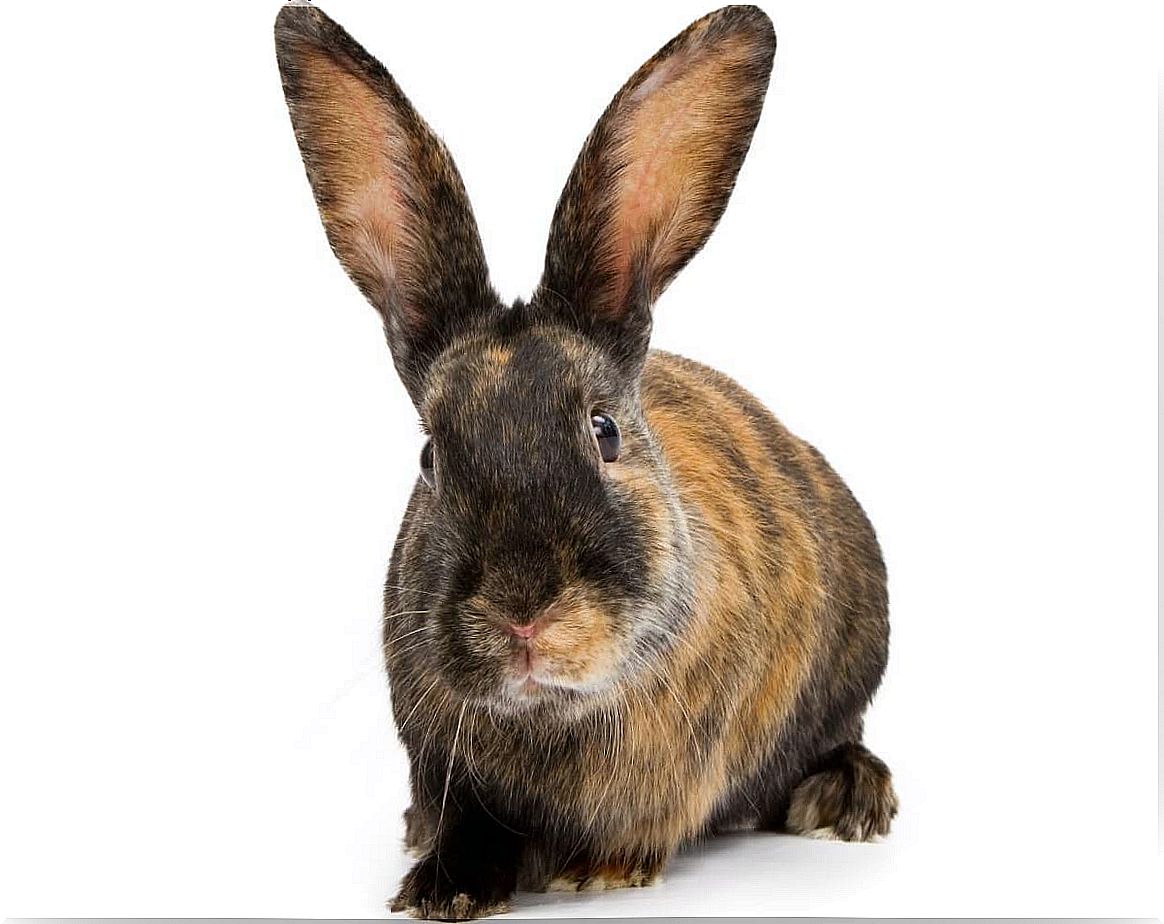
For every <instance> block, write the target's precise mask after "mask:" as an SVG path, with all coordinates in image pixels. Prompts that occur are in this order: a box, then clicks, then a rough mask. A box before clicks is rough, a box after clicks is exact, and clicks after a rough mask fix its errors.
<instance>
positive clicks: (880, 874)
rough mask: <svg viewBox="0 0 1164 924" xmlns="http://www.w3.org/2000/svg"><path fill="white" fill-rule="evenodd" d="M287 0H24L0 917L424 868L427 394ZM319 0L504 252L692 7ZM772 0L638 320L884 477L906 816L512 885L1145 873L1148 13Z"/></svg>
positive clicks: (1002, 890) (893, 728)
mask: <svg viewBox="0 0 1164 924" xmlns="http://www.w3.org/2000/svg"><path fill="white" fill-rule="evenodd" d="M276 9H277V5H276V4H275V3H259V2H255V3H246V4H242V3H226V2H217V3H215V2H202V3H192V2H185V3H153V4H146V3H139V4H131V3H126V2H118V3H83V4H82V3H76V4H60V3H58V4H47V3H46V4H32V3H23V4H19V5H13V6H12V7H11V8H9V9H6V11H5V14H4V36H5V41H4V53H3V55H0V85H2V86H3V87H4V110H5V112H4V136H5V141H4V144H3V148H2V149H0V158H2V159H3V169H2V174H0V175H2V177H3V184H4V202H3V215H4V219H3V231H2V233H3V242H2V243H3V251H2V252H3V254H4V258H3V264H4V267H3V272H2V274H0V287H2V292H0V311H2V315H0V395H2V396H3V397H2V399H0V423H2V428H3V429H2V433H3V436H2V445H3V452H2V455H0V475H2V477H0V561H2V566H0V567H2V576H0V614H2V619H3V636H2V639H0V693H2V696H3V699H2V702H3V707H2V708H3V727H2V734H3V738H2V741H3V748H4V759H3V773H4V776H5V779H4V781H3V815H2V817H0V829H2V830H3V836H2V838H3V855H2V856H0V877H3V881H2V886H3V895H2V896H0V899H2V901H3V907H2V908H0V912H3V913H5V914H10V915H93V916H98V915H125V916H128V915H183V916H232V915H254V916H259V915H267V916H271V915H274V916H337V917H338V916H353V917H357V916H376V915H380V914H383V913H384V912H383V905H382V902H383V900H384V899H385V898H386V897H388V896H389V895H390V894H391V893H392V892H393V890H394V888H395V885H396V882H397V879H398V877H399V876H400V874H402V873H403V872H404V870H405V868H406V861H405V858H404V857H403V855H402V853H401V849H400V844H399V837H400V834H401V825H400V812H401V811H402V810H403V808H404V806H405V800H406V784H405V772H406V767H405V763H404V760H403V756H402V753H401V751H400V748H399V746H398V744H397V743H396V739H395V736H394V733H393V731H392V728H391V724H390V720H389V712H388V696H387V691H386V683H385V680H384V678H383V676H382V674H381V671H380V667H379V664H378V623H379V618H380V612H379V606H380V593H381V583H382V580H383V572H384V569H385V566H386V562H387V559H388V555H389V552H390V548H391V543H392V539H393V535H394V532H395V529H396V526H397V524H398V520H399V517H400V514H401V513H402V511H403V507H404V502H405V498H406V494H407V491H408V489H409V487H410V485H411V483H412V481H413V479H414V477H415V466H416V457H417V453H418V451H419V448H420V444H421V441H420V437H419V433H418V428H417V425H416V421H415V417H414V414H413V412H412V408H411V406H410V404H409V403H408V401H407V398H406V396H405V393H404V390H403V388H402V387H401V386H400V384H399V382H398V381H397V380H396V378H395V375H394V373H393V370H392V367H391V364H390V361H389V357H388V352H387V348H386V347H385V345H384V343H383V340H382V337H381V332H380V327H379V323H378V320H377V318H376V316H375V313H374V312H373V311H372V309H371V308H369V307H368V306H367V305H366V304H365V303H364V302H363V301H362V299H361V297H360V296H359V294H358V293H357V291H356V290H355V288H354V287H353V286H352V285H351V284H350V283H349V281H348V280H347V278H346V277H345V276H344V275H343V273H342V271H341V270H340V269H339V267H338V265H337V264H336V263H335V261H334V259H333V257H332V255H331V253H330V251H329V250H328V247H327V244H326V241H325V239H324V235H323V232H322V229H321V227H320V225H319V222H318V218H317V215H316V212H315V209H314V205H313V202H312V200H311V196H310V192H309V189H308V185H307V182H306V179H305V177H304V173H303V168H302V165H301V162H300V159H299V153H298V150H297V149H296V147H295V144H294V141H293V138H292V134H291V129H290V125H289V122H288V119H287V114H286V111H285V107H284V102H283V98H282V92H281V89H280V86H279V81H278V76H277V71H276V68H275V61H274V52H273V43H272V39H271V26H272V23H273V20H274V15H275V12H276ZM325 9H327V10H328V12H330V13H331V14H332V15H333V16H335V17H336V18H337V19H338V20H339V21H340V22H342V23H343V24H344V25H345V26H346V27H347V28H348V29H349V30H350V31H351V32H352V33H353V34H354V35H355V36H356V37H357V39H358V40H360V41H362V42H363V43H364V44H365V45H366V46H367V47H368V48H369V49H370V50H371V51H372V52H373V53H374V54H376V55H378V56H379V57H381V58H382V59H383V60H384V61H385V62H386V63H387V65H388V67H389V68H390V69H391V70H392V71H393V73H394V74H395V75H396V77H397V78H398V80H399V81H400V82H401V84H402V85H403V87H404V88H405V90H406V92H408V93H409V94H410V96H411V97H412V99H413V101H414V103H415V104H416V105H417V107H418V108H419V109H420V111H421V112H422V113H423V114H424V115H425V116H426V117H427V118H428V119H429V121H430V122H431V123H432V124H433V125H434V127H435V128H436V129H437V131H438V132H439V133H441V134H442V135H443V136H444V138H445V139H446V141H447V142H448V143H449V145H450V147H451V148H452V150H453V151H454V153H455V154H456V156H457V159H458V162H459V164H460V166H461V170H462V173H463V175H464V178H465V182H466V185H467V187H468V189H469V191H470V194H471V196H472V198H473V201H474V204H475V207H476V210H477V213H478V216H479V221H480V224H481V229H482V234H483V237H484V239H485V245H486V249H487V252H488V255H489V258H490V261H491V264H492V268H493V275H494V281H495V283H496V285H497V286H498V288H499V290H500V291H501V292H502V294H503V295H504V296H506V297H509V298H513V297H516V296H519V295H527V294H528V293H529V292H530V290H531V289H532V287H533V285H534V283H535V281H536V279H537V276H538V273H539V270H540V265H541V259H542V248H543V246H544V241H545V233H546V229H547V227H548V223H549V218H550V213H551V210H552V208H553V205H554V202H555V201H556V198H557V195H558V192H559V189H560V187H561V184H562V182H563V180H564V179H565V176H566V173H567V171H568V169H569V166H570V164H571V163H572V161H573V157H574V155H575V153H576V151H577V149H578V147H579V145H580V143H581V141H582V139H583V137H584V136H585V134H586V132H587V131H588V130H589V128H590V126H591V125H592V123H593V121H594V120H595V118H596V117H597V116H598V114H599V113H600V112H601V110H602V108H603V107H604V106H605V105H606V103H607V101H608V99H609V98H610V96H611V94H612V93H613V92H614V91H615V90H616V89H617V88H618V86H619V85H620V84H621V82H622V81H623V80H624V79H625V77H626V76H628V75H629V74H630V73H631V71H632V70H633V69H634V68H635V67H637V66H638V64H639V63H641V61H642V60H644V59H645V58H646V57H647V56H648V55H650V54H651V53H653V52H654V51H655V49H656V48H657V47H658V46H660V45H661V44H662V43H663V42H664V41H665V40H666V39H668V38H669V37H670V36H671V35H673V34H674V33H675V32H677V31H678V30H679V29H680V28H682V27H683V26H684V25H686V24H687V23H688V22H689V21H690V20H691V19H694V18H695V17H697V16H698V15H701V14H702V13H704V12H706V10H707V9H708V6H707V3H706V0H682V2H671V3H665V4H664V3H661V2H659V3H631V2H627V0H615V2H609V0H601V2H591V3H588V4H575V5H572V6H569V7H559V6H557V5H551V4H542V5H537V6H535V5H532V4H531V5H530V6H529V8H524V7H522V6H520V5H517V4H513V3H504V4H502V3H493V4H465V5H463V6H462V5H458V6H449V5H446V4H441V3H424V4H420V3H413V4H399V3H386V2H384V3H368V4H361V3H357V2H354V0H331V2H329V3H328V4H327V5H326V6H325ZM767 9H768V11H769V12H770V13H771V14H772V16H773V19H774V20H775V23H776V29H777V33H778V35H779V42H780V44H779V49H778V52H777V59H776V60H777V63H776V69H775V73H774V77H773V83H772V89H771V92H770V94H769V98H768V103H767V107H766V110H765V113H764V117H763V119H762V121H761V124H760V128H759V131H758V132H757V135H756V139H755V144H754V146H753V149H752V153H751V156H750V158H749V160H748V162H747V164H746V165H745V167H744V169H743V171H742V173H741V176H740V181H739V185H738V187H737V194H736V196H735V198H734V201H733V203H732V205H731V206H730V207H729V209H728V212H727V214H726V216H725V218H724V220H723V222H722V224H721V226H720V228H719V230H718V232H717V233H716V234H715V236H714V237H713V239H712V241H711V243H710V244H709V245H708V247H707V248H706V250H705V251H704V252H703V253H702V254H701V255H700V256H698V257H697V258H696V260H695V261H694V263H693V264H692V265H691V266H690V267H689V268H688V269H687V270H686V271H685V272H684V273H683V274H682V275H681V277H680V278H679V279H678V281H677V282H676V283H675V284H674V286H673V287H672V288H671V289H670V290H669V291H668V292H667V294H666V295H665V296H664V298H663V299H662V301H661V303H660V305H659V308H658V314H657V327H656V336H655V343H656V344H657V345H659V346H663V347H666V348H669V349H673V350H676V351H679V352H681V353H685V354H687V355H690V356H692V357H694V358H697V359H700V360H703V361H705V362H708V363H710V364H712V365H714V366H717V367H719V368H721V369H724V370H725V371H728V372H729V373H731V374H733V375H734V376H736V377H737V378H738V379H739V380H740V381H741V382H743V383H744V384H745V385H746V386H747V387H749V388H750V389H752V390H753V391H755V392H756V393H757V394H758V395H759V396H760V397H761V398H762V399H763V400H764V401H766V402H767V403H768V404H769V405H770V406H771V407H772V408H773V410H774V411H775V412H776V413H777V414H778V415H779V416H781V417H782V419H783V420H784V421H785V422H786V423H787V424H788V425H789V426H790V427H791V428H792V429H793V430H794V431H796V432H798V433H799V434H801V435H802V436H804V437H806V438H807V439H809V440H810V441H811V442H813V443H815V444H816V445H817V446H818V447H820V448H821V449H822V451H823V452H824V453H825V454H826V455H827V456H828V457H829V459H830V460H831V461H832V462H833V464H834V466H835V467H836V468H837V469H838V470H839V472H840V473H841V474H842V475H843V476H844V477H845V478H846V479H847V480H848V482H849V484H850V485H851V487H852V488H853V490H854V491H855V493H856V494H857V496H858V497H859V498H860V500H861V501H862V502H863V504H864V505H865V507H866V509H867V510H868V512H869V514H870V516H871V517H872V519H873V522H874V524H875V525H876V527H877V529H878V532H879V535H880V537H881V540H882V543H883V545H884V550H885V555H886V558H887V561H888V566H889V571H890V575H891V587H890V592H891V600H892V624H893V641H892V650H891V664H890V669H889V673H888V675H887V677H886V680H885V684H884V686H883V688H882V691H881V693H880V695H879V696H878V698H877V700H876V702H875V703H874V706H873V708H872V710H871V712H870V715H869V723H868V736H867V737H868V741H869V743H870V744H871V746H872V747H873V748H874V749H875V750H876V751H877V752H878V753H880V754H881V755H882V756H884V758H885V759H886V760H887V761H888V762H889V764H890V765H891V767H892V768H893V770H894V772H895V774H896V779H897V786H898V789H899V793H900V796H901V802H902V813H901V815H900V816H899V818H898V820H897V825H896V828H895V830H894V833H893V835H892V836H891V837H890V838H889V839H888V840H887V841H886V842H884V843H882V844H878V845H843V844H831V843H816V842H810V841H805V840H800V839H795V838H789V837H782V836H746V837H736V838H732V839H729V840H725V841H721V842H716V843H713V844H711V845H709V846H708V847H706V848H704V849H702V850H700V851H697V852H694V853H690V854H687V855H684V856H683V857H681V858H680V859H679V860H678V861H677V862H676V863H675V864H674V865H673V867H672V868H671V870H670V872H669V874H668V876H667V877H666V880H665V882H664V884H663V885H661V886H659V887H657V888H654V889H650V890H638V891H635V892H629V893H625V894H619V895H610V896H596V897H581V898H566V899H561V898H559V899H555V900H553V901H552V902H551V901H550V900H548V899H545V898H541V897H537V896H528V897H523V898H522V899H521V901H520V902H519V910H520V911H521V912H523V913H527V914H539V913H540V914H544V913H557V914H567V915H569V914H573V915H578V914H588V915H600V914H630V913H651V914H662V913H666V912H668V911H671V912H676V911H678V912H681V913H685V914H699V913H731V914H745V913H768V914H792V915H816V914H828V915H994V914H1000V915H1016V916H1021V915H1036V914H1044V915H1103V916H1109V915H1110V916H1115V915H1145V916H1148V915H1151V916H1155V915H1159V914H1161V913H1162V912H1164V907H1162V905H1161V901H1160V897H1159V891H1158V889H1159V881H1158V879H1157V878H1156V872H1155V869H1154V868H1155V864H1156V863H1157V862H1158V860H1159V857H1158V854H1157V840H1156V828H1157V775H1156V771H1157V766H1156V760H1157V751H1156V729H1157V726H1156V722H1157V705H1156V703H1157V700H1156V666H1157V654H1156V652H1157V634H1156V519H1157V488H1156V465H1157V443H1156V428H1157V416H1156V408H1157V399H1156V359H1157V314H1156V278H1157V277H1156V256H1157V254H1156V231H1157V224H1156V221H1157V212H1156V208H1157V205H1156V178H1157V173H1156V145H1157V96H1156V94H1157V73H1156V68H1157V61H1158V58H1159V54H1158V52H1159V43H1160V36H1161V35H1164V29H1162V28H1161V27H1162V23H1161V14H1160V10H1159V8H1158V7H1157V6H1155V5H1151V4H1137V3H1118V4H1115V3H1111V4H1108V3H1092V4H1075V3H1034V2H1024V3H1011V2H974V3H958V4H953V3H942V4H934V3H924V2H917V3H888V4H886V3H876V4H874V3H864V2H850V3H836V2H812V3H808V2H805V3H795V4H792V3H784V2H779V0H768V3H767Z"/></svg>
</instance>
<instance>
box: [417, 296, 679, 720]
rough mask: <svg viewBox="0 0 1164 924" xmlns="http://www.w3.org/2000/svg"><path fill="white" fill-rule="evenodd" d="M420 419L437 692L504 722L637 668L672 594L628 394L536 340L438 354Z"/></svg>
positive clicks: (602, 368) (590, 350)
mask: <svg viewBox="0 0 1164 924" xmlns="http://www.w3.org/2000/svg"><path fill="white" fill-rule="evenodd" d="M515 313H516V312H515ZM622 381H623V382H625V377H623V378H622ZM421 408H422V415H423V419H424V422H425V425H426V426H427V428H428V430H429V432H430V434H431V444H430V448H429V449H426V453H425V454H424V456H425V458H424V462H425V464H426V466H429V467H430V470H429V471H428V472H427V473H426V477H427V480H428V481H430V482H431V484H429V485H422V486H420V487H419V488H418V490H420V491H422V492H424V496H423V497H422V499H421V502H422V504H423V508H422V509H423V514H422V517H423V520H424V522H425V523H426V527H425V529H424V533H425V536H424V541H423V542H422V543H421V547H420V548H419V549H417V557H418V560H417V561H416V566H417V571H418V572H419V573H421V574H424V575H425V576H426V583H427V584H428V586H429V588H430V590H429V592H430V593H431V594H433V595H434V596H433V597H432V598H431V599H429V600H427V601H426V603H427V605H428V609H429V614H430V615H429V619H428V620H427V622H428V626H429V629H428V631H427V632H426V633H425V637H426V641H427V644H429V645H431V646H433V648H434V651H433V654H434V655H435V656H436V658H435V660H436V662H437V664H438V665H439V669H440V670H441V671H442V672H443V673H444V675H445V679H446V681H447V682H448V683H449V684H450V685H452V686H453V687H454V688H456V689H458V690H459V691H460V692H461V693H463V694H464V695H467V696H472V697H476V698H482V699H487V700H491V701H496V702H499V703H502V704H507V705H509V706H517V705H520V704H532V703H537V702H544V701H547V700H551V701H555V700H561V699H569V700H585V699H587V698H589V697H590V696H591V695H592V694H598V693H601V692H603V691H608V690H610V689H612V688H613V687H615V686H616V685H617V684H618V683H619V681H620V680H622V679H624V678H626V677H627V676H628V675H630V674H633V673H634V671H635V670H636V668H639V667H643V666H644V665H649V663H650V661H651V656H652V653H654V652H657V651H658V649H659V642H660V639H661V638H665V637H667V636H668V635H669V633H670V632H672V631H673V629H674V627H672V626H668V625H667V619H668V617H667V616H666V615H665V614H666V613H667V611H668V610H669V609H670V608H669V607H668V601H667V600H666V599H664V595H663V594H662V593H661V592H660V591H659V589H658V588H659V587H661V586H666V585H668V584H672V585H673V584H674V583H676V582H675V581H674V580H673V577H674V574H675V572H676V571H677V569H679V568H680V558H681V555H679V554H678V547H679V546H680V545H681V543H680V541H679V539H680V534H681V530H680V529H679V527H678V523H677V520H676V511H675V510H674V509H673V501H672V500H671V499H670V496H669V494H668V492H667V490H666V488H665V482H664V479H665V477H666V474H665V471H664V469H663V468H662V466H661V464H660V460H659V458H658V455H657V451H656V447H655V445H654V442H653V441H652V438H651V435H650V433H649V431H648V429H647V428H646V426H645V425H644V423H643V419H642V414H641V410H640V408H639V406H638V397H637V390H636V389H635V387H634V386H631V387H630V388H628V387H627V386H626V385H625V384H621V383H620V377H619V376H618V372H617V369H616V367H615V366H614V364H613V363H612V362H610V361H608V360H607V359H606V358H605V357H604V356H603V354H602V352H601V351H600V350H599V349H597V348H596V347H594V346H593V345H591V344H590V343H588V342H587V341H586V340H585V339H583V338H582V337H580V336H578V335H576V334H574V333H572V332H570V331H567V330H566V329H564V328H560V327H549V326H540V325H535V326H529V327H525V328H524V329H519V330H517V331H515V332H511V333H504V332H498V333H489V334H485V335H482V336H480V337H478V338H476V339H472V340H469V341H467V342H465V343H463V344H460V345H458V346H457V347H455V348H453V349H451V350H449V351H448V352H447V353H446V354H445V355H444V356H443V357H442V358H441V359H440V360H438V362H437V363H436V364H435V366H434V368H433V370H432V372H431V374H430V375H429V377H428V381H427V387H426V390H425V395H424V399H423V402H422V404H421ZM596 421H597V424H598V426H597V428H596ZM611 421H613V426H612V424H611ZM615 428H616V429H617V431H618V437H617V438H616V437H614V436H613V435H612V434H613V432H614V429H615ZM599 437H601V438H602V439H601V442H600V439H599ZM669 578H670V580H669Z"/></svg>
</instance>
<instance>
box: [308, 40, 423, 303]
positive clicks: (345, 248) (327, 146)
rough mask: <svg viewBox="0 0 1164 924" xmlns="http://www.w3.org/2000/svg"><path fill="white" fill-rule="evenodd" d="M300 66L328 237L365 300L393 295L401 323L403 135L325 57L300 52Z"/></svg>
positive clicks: (410, 247)
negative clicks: (305, 82)
mask: <svg viewBox="0 0 1164 924" xmlns="http://www.w3.org/2000/svg"><path fill="white" fill-rule="evenodd" d="M301 67H302V70H303V73H304V74H305V75H306V76H307V77H308V80H307V93H306V94H305V97H304V99H303V100H302V101H301V103H300V104H299V112H300V116H301V118H302V120H303V122H304V131H303V134H304V135H306V136H307V137H310V138H311V149H312V151H313V152H314V155H315V158H316V159H317V160H318V162H319V163H318V167H317V170H316V176H317V182H319V183H322V184H323V192H324V194H325V200H326V202H327V205H326V207H325V208H323V209H322V214H323V223H324V227H325V228H326V230H327V233H328V237H329V239H330V240H331V242H332V245H333V247H334V248H335V250H336V253H337V254H338V255H339V258H340V261H341V262H342V263H343V265H344V267H345V269H347V270H348V272H349V273H350V274H351V275H352V277H353V278H354V279H355V280H356V282H357V284H358V285H359V286H360V288H361V289H362V290H363V292H364V294H365V295H366V296H367V297H368V299H369V300H370V301H371V302H372V303H373V304H374V305H376V307H377V308H380V309H383V308H384V307H385V305H386V304H387V302H388V299H389V297H390V295H392V294H396V295H397V297H398V301H399V304H400V307H401V308H402V310H403V311H404V313H405V317H406V319H408V315H409V307H408V299H407V297H400V296H402V295H406V294H405V293H401V292H399V291H397V290H398V289H399V287H400V283H401V280H402V279H403V278H407V270H408V266H409V263H410V260H411V258H412V256H413V255H414V254H415V242H414V240H413V239H412V236H411V234H410V232H409V228H410V226H411V224H412V221H411V218H412V216H411V215H410V214H409V212H408V209H407V208H406V207H405V205H404V202H405V198H404V196H403V195H402V191H403V190H404V188H405V186H404V184H405V182H406V175H405V173H404V172H403V171H402V170H401V167H400V165H401V164H403V163H405V162H406V159H407V151H406V150H405V149H404V148H405V146H406V145H407V140H406V138H405V135H404V132H403V131H402V130H401V127H400V126H399V125H397V124H396V122H395V121H394V119H393V118H392V116H391V114H390V112H389V110H388V109H387V107H386V106H385V105H384V103H383V101H382V100H381V99H380V98H379V97H378V96H377V94H376V93H375V91H373V90H372V89H371V88H370V87H369V86H368V85H367V84H366V83H365V82H364V81H363V80H362V79H361V78H359V77H357V76H355V75H354V74H352V73H350V72H349V71H347V70H346V69H344V68H343V67H342V66H341V65H340V64H339V63H337V62H336V60H335V59H334V58H332V57H331V56H330V55H328V54H326V53H324V52H322V51H319V50H315V49H311V50H307V51H306V52H305V54H304V56H303V59H302V62H301ZM411 320H419V319H418V318H415V317H413V318H411Z"/></svg>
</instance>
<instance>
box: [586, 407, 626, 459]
mask: <svg viewBox="0 0 1164 924" xmlns="http://www.w3.org/2000/svg"><path fill="white" fill-rule="evenodd" d="M590 424H591V426H593V427H594V438H595V439H596V440H598V451H599V452H600V453H602V461H603V462H617V461H618V454H619V452H620V451H621V450H622V435H621V434H620V433H619V432H618V424H616V423H615V422H614V418H613V417H611V416H610V415H609V414H600V413H598V412H597V411H595V412H593V413H592V414H591V415H590Z"/></svg>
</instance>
